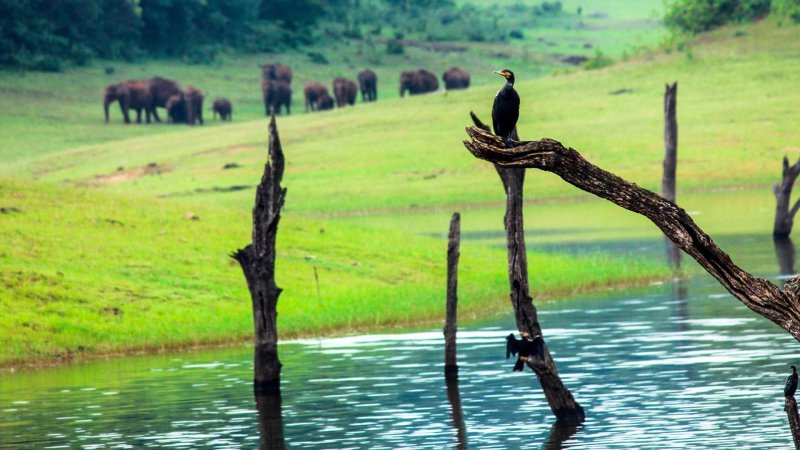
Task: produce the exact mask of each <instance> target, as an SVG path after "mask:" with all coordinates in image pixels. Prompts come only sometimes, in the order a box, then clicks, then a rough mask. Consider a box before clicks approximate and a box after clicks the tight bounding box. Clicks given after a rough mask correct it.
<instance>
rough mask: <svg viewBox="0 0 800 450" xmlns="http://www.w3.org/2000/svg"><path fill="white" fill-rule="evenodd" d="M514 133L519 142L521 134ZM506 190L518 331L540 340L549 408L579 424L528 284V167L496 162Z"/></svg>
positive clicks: (579, 411)
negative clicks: (524, 216) (525, 208)
mask: <svg viewBox="0 0 800 450" xmlns="http://www.w3.org/2000/svg"><path fill="white" fill-rule="evenodd" d="M470 115H471V116H472V121H473V122H474V123H475V125H476V126H477V127H478V128H481V129H483V130H485V131H487V132H489V133H491V131H489V127H488V126H487V125H486V124H484V123H483V122H482V121H481V120H480V119H479V118H478V117H477V116H476V115H475V114H474V113H472V112H471V113H470ZM514 134H515V136H512V138H513V139H514V141H519V136H516V130H515V133H514ZM495 169H496V170H497V173H498V175H500V180H501V181H502V182H503V188H504V189H505V192H506V215H505V219H504V223H505V230H506V244H507V247H508V281H509V284H510V285H511V304H512V306H513V307H514V315H515V317H516V321H517V330H519V332H520V335H521V336H522V338H523V339H528V340H534V339H541V342H542V352H541V354H538V355H535V357H529V358H528V359H527V361H526V362H527V364H528V367H530V368H531V369H533V371H534V372H535V373H536V377H537V378H538V379H539V384H541V386H542V391H544V395H545V398H546V399H547V403H548V405H550V410H551V411H552V412H553V414H554V415H555V416H556V421H557V422H558V423H560V424H562V425H577V424H580V423H582V422H583V421H584V420H585V417H586V416H585V413H584V411H583V407H581V405H579V404H578V402H577V401H575V397H573V395H572V392H570V390H569V389H568V388H567V387H566V386H565V385H564V383H563V382H562V381H561V377H560V376H559V375H558V369H557V368H556V363H555V361H554V360H553V357H552V356H551V355H550V350H549V349H548V348H547V344H546V343H545V342H544V335H543V334H542V329H541V326H540V325H539V318H538V315H537V313H536V306H534V304H533V299H532V298H531V296H530V290H529V286H528V256H527V249H526V247H525V230H524V226H523V222H522V205H523V199H522V192H523V184H524V183H525V168H507V167H500V166H498V165H495Z"/></svg>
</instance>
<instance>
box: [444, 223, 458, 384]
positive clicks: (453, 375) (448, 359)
mask: <svg viewBox="0 0 800 450" xmlns="http://www.w3.org/2000/svg"><path fill="white" fill-rule="evenodd" d="M460 242H461V215H460V214H459V213H453V217H452V218H451V219H450V237H449V239H448V243H447V313H446V317H445V322H444V378H445V380H447V381H458V363H457V361H456V331H458V317H457V312H458V257H459V255H460V254H459V244H460Z"/></svg>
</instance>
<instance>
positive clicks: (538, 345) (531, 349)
mask: <svg viewBox="0 0 800 450" xmlns="http://www.w3.org/2000/svg"><path fill="white" fill-rule="evenodd" d="M543 353H544V349H543V348H542V338H541V336H536V337H535V338H534V339H533V340H532V341H531V340H529V339H527V338H526V337H525V336H522V339H520V340H517V338H515V337H514V334H513V333H512V334H509V335H508V337H506V359H508V358H510V357H511V355H516V354H519V357H518V358H517V362H516V364H514V370H513V372H522V368H523V366H524V364H525V362H526V361H528V358H529V357H530V356H531V355H537V356H541V355H542V354H543Z"/></svg>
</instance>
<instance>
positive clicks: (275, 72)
mask: <svg viewBox="0 0 800 450" xmlns="http://www.w3.org/2000/svg"><path fill="white" fill-rule="evenodd" d="M261 79H262V80H280V81H285V82H286V83H287V84H292V68H291V67H289V66H287V65H286V64H280V63H276V64H262V65H261Z"/></svg>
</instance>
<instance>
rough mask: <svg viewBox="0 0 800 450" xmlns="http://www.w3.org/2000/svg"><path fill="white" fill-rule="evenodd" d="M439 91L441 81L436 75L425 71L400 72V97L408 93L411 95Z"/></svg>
mask: <svg viewBox="0 0 800 450" xmlns="http://www.w3.org/2000/svg"><path fill="white" fill-rule="evenodd" d="M438 89H439V80H438V79H436V75H434V74H432V73H430V72H428V71H427V70H425V69H419V70H416V71H414V70H406V71H403V72H400V96H401V97H402V96H403V95H404V94H405V92H406V91H408V93H409V95H417V94H425V93H428V92H434V91H436V90H438Z"/></svg>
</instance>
